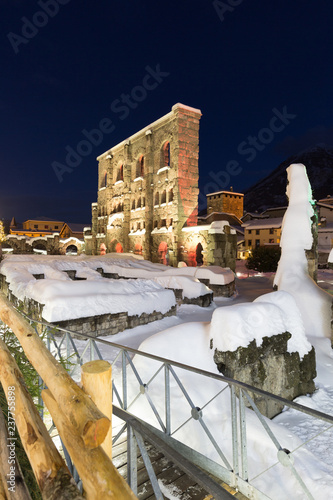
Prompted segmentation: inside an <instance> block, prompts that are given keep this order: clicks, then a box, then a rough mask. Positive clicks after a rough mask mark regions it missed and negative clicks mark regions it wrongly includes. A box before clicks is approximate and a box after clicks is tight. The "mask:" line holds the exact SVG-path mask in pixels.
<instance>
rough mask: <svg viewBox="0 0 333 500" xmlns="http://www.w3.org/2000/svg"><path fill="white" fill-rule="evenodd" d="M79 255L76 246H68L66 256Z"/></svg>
mask: <svg viewBox="0 0 333 500" xmlns="http://www.w3.org/2000/svg"><path fill="white" fill-rule="evenodd" d="M77 254H78V248H77V246H76V245H73V244H72V245H68V247H67V248H66V255H77Z"/></svg>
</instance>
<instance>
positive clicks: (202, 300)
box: [96, 267, 235, 307]
mask: <svg viewBox="0 0 333 500" xmlns="http://www.w3.org/2000/svg"><path fill="white" fill-rule="evenodd" d="M96 271H97V272H99V273H100V274H101V275H102V276H103V278H111V279H136V278H128V277H125V276H119V274H117V273H105V272H104V271H103V269H102V268H101V267H98V268H97V269H96ZM199 281H201V283H204V284H205V285H206V283H205V282H208V283H209V280H199ZM230 285H232V283H230ZM233 285H234V286H233V291H232V292H231V293H230V290H231V289H232V286H231V287H229V285H212V286H210V285H207V286H208V287H209V288H210V289H211V290H212V291H213V287H217V288H216V296H218V297H230V295H232V294H233V293H234V291H235V282H233ZM222 288H223V290H222ZM167 290H173V292H174V294H175V297H176V301H177V304H178V305H179V306H180V305H181V304H194V305H197V306H200V307H209V306H210V304H211V303H212V301H213V293H206V294H205V295H200V296H199V297H194V298H192V299H189V298H188V297H184V298H183V290H182V288H167ZM228 293H230V295H227V294H228Z"/></svg>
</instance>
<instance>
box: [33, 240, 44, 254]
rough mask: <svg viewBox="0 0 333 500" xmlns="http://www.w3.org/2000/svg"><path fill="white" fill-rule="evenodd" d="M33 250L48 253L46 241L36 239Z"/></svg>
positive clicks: (37, 252) (38, 252)
mask: <svg viewBox="0 0 333 500" xmlns="http://www.w3.org/2000/svg"><path fill="white" fill-rule="evenodd" d="M32 251H33V253H36V254H42V255H47V245H46V242H41V241H36V242H34V243H33V245H32Z"/></svg>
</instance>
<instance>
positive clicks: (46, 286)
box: [0, 254, 234, 336]
mask: <svg viewBox="0 0 333 500" xmlns="http://www.w3.org/2000/svg"><path fill="white" fill-rule="evenodd" d="M196 275H197V276H196ZM200 278H201V279H203V280H204V281H208V282H210V281H212V283H213V285H215V286H217V287H221V288H224V290H227V291H229V292H230V291H231V290H232V285H234V274H233V273H232V271H230V270H229V269H225V270H224V269H222V268H219V267H212V268H210V269H208V268H187V267H184V268H178V269H177V268H170V267H167V266H163V265H159V264H152V263H151V262H148V261H144V260H141V259H136V258H134V257H130V256H119V255H116V256H112V255H110V254H109V255H108V256H100V257H90V256H78V257H74V256H73V257H68V256H66V257H58V256H31V255H25V256H23V255H8V256H6V258H5V259H4V261H3V262H2V263H1V266H0V285H1V289H2V290H3V291H4V292H5V293H6V294H7V296H8V297H10V298H11V300H13V301H14V302H16V303H17V304H18V305H20V306H21V307H22V308H23V310H24V312H26V313H27V314H28V315H29V316H31V317H33V318H34V319H38V320H44V321H47V322H50V323H54V324H57V325H59V326H62V327H64V328H66V329H69V330H72V331H75V332H80V333H83V334H90V335H96V336H98V335H109V334H114V333H118V332H120V331H123V330H124V329H126V328H132V327H135V326H138V325H143V324H147V323H149V322H151V321H156V320H159V319H162V318H163V317H165V316H170V315H172V314H176V304H177V303H178V304H181V303H190V304H196V305H200V306H209V305H210V303H211V301H212V299H213V292H212V290H210V289H209V288H208V287H207V286H206V285H205V284H204V283H202V282H201V281H200ZM229 292H228V293H229Z"/></svg>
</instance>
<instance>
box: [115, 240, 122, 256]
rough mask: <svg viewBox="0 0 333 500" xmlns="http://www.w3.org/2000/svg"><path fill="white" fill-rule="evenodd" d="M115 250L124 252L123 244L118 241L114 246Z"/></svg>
mask: <svg viewBox="0 0 333 500" xmlns="http://www.w3.org/2000/svg"><path fill="white" fill-rule="evenodd" d="M115 251H116V253H123V252H124V249H123V246H122V244H121V243H119V241H118V243H117V244H116V246H115Z"/></svg>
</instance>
